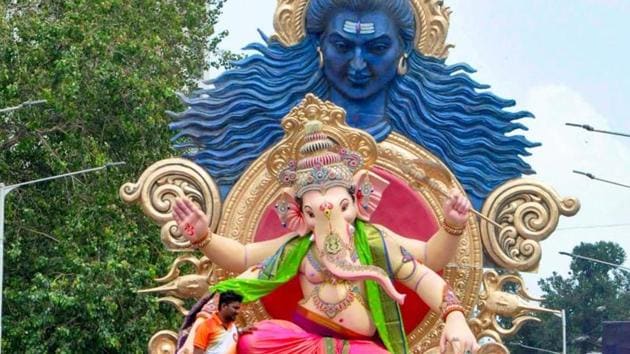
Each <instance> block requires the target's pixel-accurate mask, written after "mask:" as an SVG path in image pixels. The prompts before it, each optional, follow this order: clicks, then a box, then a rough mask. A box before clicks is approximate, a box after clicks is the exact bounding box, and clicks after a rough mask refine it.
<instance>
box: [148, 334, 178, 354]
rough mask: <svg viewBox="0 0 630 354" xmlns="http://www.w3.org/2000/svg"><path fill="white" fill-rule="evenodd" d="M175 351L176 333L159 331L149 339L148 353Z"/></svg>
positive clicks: (169, 352)
mask: <svg viewBox="0 0 630 354" xmlns="http://www.w3.org/2000/svg"><path fill="white" fill-rule="evenodd" d="M176 351H177V333H175V332H173V331H167V330H163V331H159V332H157V333H156V334H154V335H153V337H151V339H150V340H149V354H175V352H176Z"/></svg>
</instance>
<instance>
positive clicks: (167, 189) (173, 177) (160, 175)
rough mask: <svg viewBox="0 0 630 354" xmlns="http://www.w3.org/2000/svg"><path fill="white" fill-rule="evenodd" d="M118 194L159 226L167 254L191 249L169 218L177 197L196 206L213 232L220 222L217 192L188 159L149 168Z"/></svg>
mask: <svg viewBox="0 0 630 354" xmlns="http://www.w3.org/2000/svg"><path fill="white" fill-rule="evenodd" d="M119 193H120V197H121V198H122V200H123V201H125V202H126V203H138V204H140V206H141V207H142V210H143V211H144V214H145V215H147V216H148V217H150V218H151V219H153V221H155V222H156V223H157V224H158V225H160V226H161V227H162V229H161V233H160V236H161V239H162V243H163V244H164V246H166V248H167V249H168V250H170V251H190V250H191V247H190V242H188V240H186V239H185V237H183V236H182V234H181V233H180V231H179V229H178V228H177V225H176V224H175V221H174V220H173V218H172V216H171V213H172V212H173V209H172V207H173V202H174V200H175V199H176V198H183V197H187V198H189V199H190V200H192V201H193V203H195V204H197V205H199V207H200V208H201V210H203V211H204V212H205V213H206V215H208V217H209V218H210V230H215V229H216V227H217V225H218V223H219V217H220V215H221V199H220V195H219V189H218V188H217V185H216V184H215V183H214V181H213V180H212V178H211V177H210V175H208V173H207V172H206V171H205V170H204V169H203V168H202V167H200V166H199V165H197V164H195V163H193V162H191V161H189V160H185V159H181V158H172V159H166V160H160V161H158V162H156V163H154V164H153V165H151V166H149V167H148V168H147V169H146V170H145V171H144V172H143V173H142V175H141V176H140V178H139V179H138V182H136V183H125V184H124V185H123V186H122V187H120V191H119Z"/></svg>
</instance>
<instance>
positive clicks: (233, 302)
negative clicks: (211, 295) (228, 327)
mask: <svg viewBox="0 0 630 354" xmlns="http://www.w3.org/2000/svg"><path fill="white" fill-rule="evenodd" d="M241 302H243V297H242V296H241V295H239V294H237V293H235V292H233V291H226V292H224V293H221V295H220V296H219V316H221V319H222V320H223V321H224V322H234V320H236V316H238V313H239V311H240V310H241Z"/></svg>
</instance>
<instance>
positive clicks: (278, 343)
mask: <svg viewBox="0 0 630 354" xmlns="http://www.w3.org/2000/svg"><path fill="white" fill-rule="evenodd" d="M295 319H296V320H297V321H296V322H298V323H300V326H301V327H300V326H298V325H297V324H295V323H293V322H289V321H284V320H265V321H261V322H258V323H256V325H255V326H256V330H255V331H253V332H252V333H251V334H247V335H244V336H242V337H241V338H240V339H239V341H238V353H243V354H245V353H247V354H271V353H283V354H284V353H287V354H302V353H305V354H364V353H370V354H372V353H373V354H386V353H389V352H388V351H387V350H385V348H383V346H382V345H380V344H379V343H377V341H376V340H373V339H371V338H364V339H357V337H360V336H358V335H353V334H352V332H350V331H348V330H339V328H338V325H336V324H334V323H332V322H331V321H327V319H322V318H319V317H318V316H317V315H315V314H312V313H309V312H308V311H306V310H304V309H302V308H298V312H297V313H296V316H295ZM326 322H328V323H326ZM327 324H330V325H331V326H327ZM332 326H337V328H331V327H332ZM303 327H304V328H303ZM307 330H308V331H307Z"/></svg>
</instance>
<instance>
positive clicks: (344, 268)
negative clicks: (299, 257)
mask: <svg viewBox="0 0 630 354" xmlns="http://www.w3.org/2000/svg"><path fill="white" fill-rule="evenodd" d="M329 217H330V219H329V220H326V221H325V222H321V223H320V222H317V223H316V226H315V230H314V231H315V244H316V246H317V249H318V251H319V254H320V258H321V261H322V264H323V265H324V266H325V267H326V269H328V271H330V273H332V274H333V275H334V276H336V277H338V278H340V279H345V280H350V281H362V280H372V281H375V282H377V283H378V284H379V285H380V286H381V287H382V288H383V290H385V292H386V293H387V295H388V296H389V297H391V298H392V299H393V300H394V301H396V302H397V303H399V304H402V303H403V302H404V300H405V295H404V294H401V293H399V292H398V291H397V290H396V288H395V287H394V284H393V283H392V281H391V279H390V278H389V276H388V275H387V273H386V272H385V271H384V270H383V269H381V268H380V267H377V266H373V265H361V264H354V263H353V262H352V261H351V258H352V254H353V253H354V244H353V242H352V241H351V240H352V239H351V237H350V235H352V234H353V232H352V230H353V228H352V227H351V225H349V224H348V223H347V222H346V221H345V220H344V219H343V218H342V217H341V218H339V217H336V218H335V217H333V216H332V215H331V216H329Z"/></svg>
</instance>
